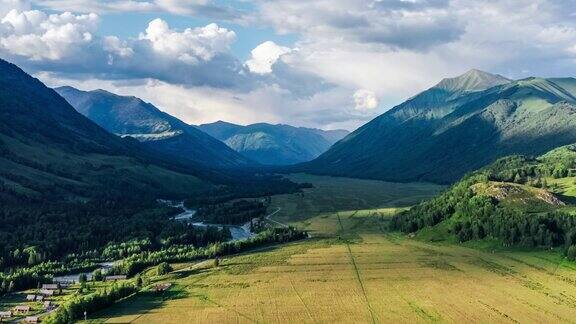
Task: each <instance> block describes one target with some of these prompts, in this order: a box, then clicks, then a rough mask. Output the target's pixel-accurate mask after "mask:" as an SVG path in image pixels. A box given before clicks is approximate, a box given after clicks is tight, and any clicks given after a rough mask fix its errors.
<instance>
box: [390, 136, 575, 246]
mask: <svg viewBox="0 0 576 324" xmlns="http://www.w3.org/2000/svg"><path fill="white" fill-rule="evenodd" d="M575 198H576V145H569V146H564V147H560V148H557V149H555V150H553V151H551V152H549V153H546V154H544V155H542V156H540V157H538V158H530V157H526V156H518V155H515V156H509V157H504V158H501V159H498V160H497V161H495V162H494V163H492V164H490V165H488V166H486V167H484V168H482V169H480V170H478V171H476V172H474V173H471V174H469V175H468V176H466V177H464V178H463V179H462V180H461V181H459V182H457V183H456V184H454V185H453V186H452V187H451V188H450V189H449V190H448V191H446V192H445V193H443V194H441V195H439V196H438V197H436V198H434V199H432V200H430V201H427V202H424V203H421V204H419V205H417V206H415V207H413V208H412V209H410V210H408V211H405V212H402V213H400V214H399V215H397V216H396V217H395V218H394V219H393V227H395V228H396V229H399V230H401V231H404V232H407V233H411V232H412V233H413V232H417V233H418V234H417V235H420V236H422V237H426V238H428V239H433V240H450V238H451V237H452V238H454V239H455V240H457V241H460V242H466V241H472V240H491V241H495V242H499V243H500V244H503V245H517V246H522V247H536V246H540V247H555V246H563V247H564V249H565V251H566V252H567V251H568V249H569V248H570V247H571V246H573V245H576V218H575V217H574V213H575V212H576V205H575V203H576V200H575ZM572 249H573V250H574V249H576V248H572ZM575 251H576V250H575ZM573 257H576V254H574V255H573Z"/></svg>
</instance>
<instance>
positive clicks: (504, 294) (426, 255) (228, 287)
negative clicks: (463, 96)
mask: <svg viewBox="0 0 576 324" xmlns="http://www.w3.org/2000/svg"><path fill="white" fill-rule="evenodd" d="M294 178H295V180H299V181H304V180H305V181H309V182H313V183H314V184H315V188H314V189H310V190H308V191H307V192H306V193H305V194H304V195H303V196H302V195H288V196H279V197H275V198H274V199H273V206H272V209H271V210H275V209H278V208H281V209H280V211H279V212H278V214H277V216H278V217H275V219H276V220H278V221H281V222H291V223H293V224H296V225H298V226H300V227H305V228H307V229H309V230H311V233H312V234H313V237H312V238H311V239H308V240H305V241H301V242H296V243H291V244H287V245H283V246H277V247H273V248H269V249H264V250H261V251H258V252H253V253H250V254H244V255H239V256H234V257H228V258H226V259H224V260H222V262H221V264H220V266H219V267H218V268H213V267H212V266H211V262H203V263H200V264H180V265H177V268H178V269H179V270H178V271H176V272H174V273H172V274H170V275H167V276H165V277H162V278H160V279H159V280H160V281H162V282H172V283H173V284H174V285H173V286H172V288H171V289H170V290H169V291H167V292H164V293H162V294H159V295H158V294H155V293H152V292H146V291H144V292H141V293H139V294H137V295H135V296H133V297H130V298H128V299H126V300H124V301H122V302H120V303H117V304H116V305H114V306H113V307H111V308H109V309H107V310H105V311H103V312H101V313H99V314H93V315H92V317H93V320H92V321H95V322H108V323H128V322H136V323H250V322H258V323H270V322H290V323H294V322H305V323H330V322H348V323H352V322H354V323H370V322H377V323H389V322H405V323H413V322H482V323H487V322H490V323H491V322H502V323H507V322H575V321H576V265H574V264H572V263H568V262H565V261H563V260H562V258H561V257H560V255H558V254H556V253H553V252H497V253H490V252H483V251H480V250H475V249H470V248H466V247H463V246H459V245H448V244H443V245H439V244H432V243H427V242H423V241H419V240H416V239H411V238H408V237H406V236H404V235H400V234H397V233H390V232H388V231H387V228H386V226H387V220H388V219H389V217H390V215H392V214H394V212H396V211H397V209H398V208H403V207H406V206H408V205H410V204H413V203H415V202H416V201H418V200H419V199H422V198H426V197H428V196H430V195H432V194H434V193H435V192H437V191H438V190H440V189H441V188H439V187H437V186H433V185H426V184H389V183H382V182H375V181H360V180H347V179H334V178H325V177H310V176H304V175H297V176H294ZM275 216H276V215H275Z"/></svg>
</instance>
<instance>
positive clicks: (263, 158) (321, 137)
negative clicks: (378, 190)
mask: <svg viewBox="0 0 576 324" xmlns="http://www.w3.org/2000/svg"><path fill="white" fill-rule="evenodd" d="M198 127H199V129H201V130H202V131H204V132H206V133H207V134H210V135H211V136H213V137H215V138H217V139H219V140H221V141H222V142H224V143H226V145H228V146H229V147H230V148H232V149H234V150H235V151H237V152H239V153H241V154H242V155H244V156H245V157H247V158H249V159H251V160H254V161H256V162H259V163H261V164H265V165H289V164H296V163H301V162H307V161H310V160H312V159H314V158H316V157H318V156H319V155H320V154H322V153H324V152H326V150H328V148H330V146H332V145H333V144H334V143H336V142H338V141H339V140H341V139H342V138H344V137H345V136H346V135H348V134H349V132H348V131H346V130H329V131H325V130H320V129H314V128H305V127H294V126H289V125H281V124H279V125H271V124H266V123H258V124H252V125H247V126H241V125H236V124H231V123H227V122H223V121H218V122H215V123H211V124H204V125H200V126H198Z"/></svg>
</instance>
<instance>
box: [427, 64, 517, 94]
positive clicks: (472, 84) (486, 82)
mask: <svg viewBox="0 0 576 324" xmlns="http://www.w3.org/2000/svg"><path fill="white" fill-rule="evenodd" d="M510 82H511V80H510V79H507V78H505V77H503V76H501V75H499V74H491V73H488V72H484V71H481V70H478V69H472V70H469V71H468V72H466V73H464V74H462V75H460V76H457V77H454V78H447V79H443V80H442V81H440V83H438V84H437V85H436V86H435V87H434V88H440V89H444V90H448V91H450V92H472V91H481V90H485V89H488V88H492V87H495V86H499V85H503V84H507V83H510Z"/></svg>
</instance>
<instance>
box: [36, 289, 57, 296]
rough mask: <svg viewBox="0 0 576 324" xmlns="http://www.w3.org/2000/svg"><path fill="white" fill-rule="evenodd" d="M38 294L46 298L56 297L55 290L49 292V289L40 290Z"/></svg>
mask: <svg viewBox="0 0 576 324" xmlns="http://www.w3.org/2000/svg"><path fill="white" fill-rule="evenodd" d="M38 293H39V294H40V295H44V296H54V290H49V289H40V290H39V291H38Z"/></svg>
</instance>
